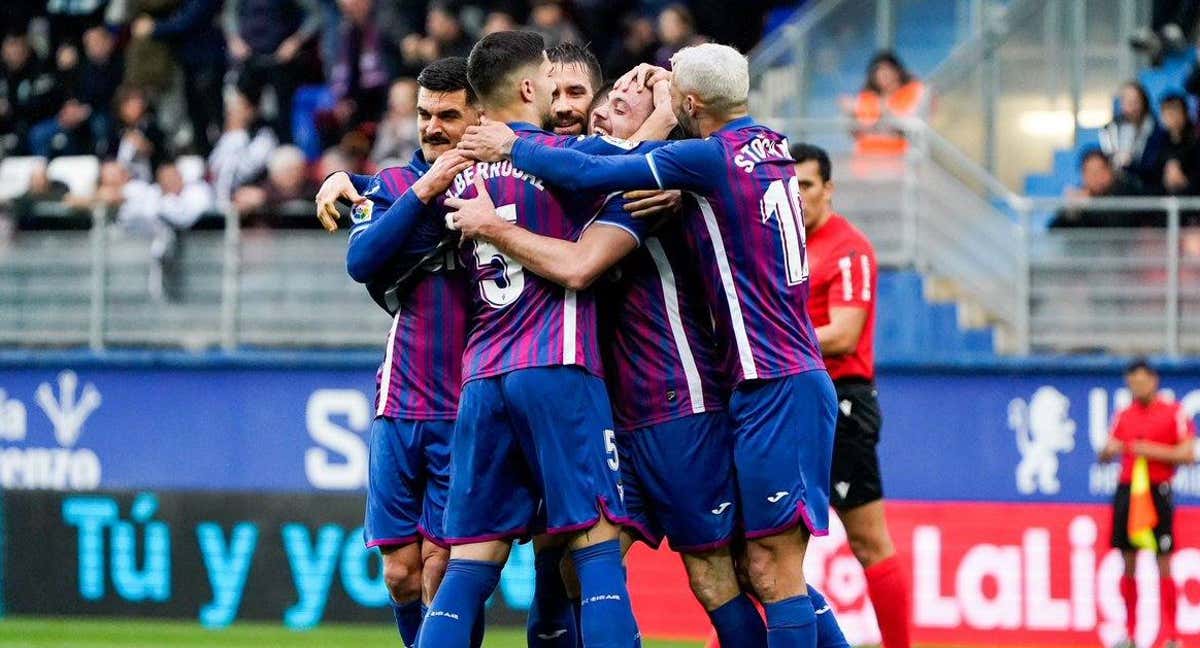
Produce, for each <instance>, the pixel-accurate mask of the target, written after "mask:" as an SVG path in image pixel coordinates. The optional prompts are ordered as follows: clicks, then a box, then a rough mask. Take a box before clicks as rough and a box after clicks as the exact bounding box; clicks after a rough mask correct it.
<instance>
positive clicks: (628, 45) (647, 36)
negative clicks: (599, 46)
mask: <svg viewBox="0 0 1200 648" xmlns="http://www.w3.org/2000/svg"><path fill="white" fill-rule="evenodd" d="M624 23H625V29H624V31H623V34H624V35H623V36H622V37H621V40H620V42H618V43H616V44H615V45H614V46H613V48H612V49H611V50H610V51H609V53H608V56H607V57H605V59H604V73H605V74H606V75H607V76H608V77H609V78H613V79H615V78H617V77H619V76H621V75H622V74H625V73H626V72H628V71H629V70H632V69H633V68H634V67H636V66H637V64H638V63H644V62H647V61H653V60H654V53H655V52H656V51H657V50H658V37H657V36H656V35H655V33H654V21H652V20H650V18H649V17H647V16H645V15H643V14H630V15H629V16H627V17H626V18H625V21H624Z"/></svg>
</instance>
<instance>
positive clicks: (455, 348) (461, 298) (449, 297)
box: [350, 152, 469, 420]
mask: <svg viewBox="0 0 1200 648" xmlns="http://www.w3.org/2000/svg"><path fill="white" fill-rule="evenodd" d="M428 169H429V165H428V164H427V163H425V160H424V158H423V157H422V156H421V154H420V152H418V153H417V154H416V156H414V157H413V160H412V162H411V163H409V164H408V165H407V166H404V167H391V168H387V169H384V170H383V171H380V172H379V173H378V174H377V175H375V176H356V175H352V176H351V181H352V182H353V183H354V185H355V187H356V188H357V189H358V191H359V193H361V194H362V195H363V196H365V197H367V198H368V199H370V201H371V206H370V207H369V208H365V209H364V208H356V209H355V210H354V212H353V214H352V219H353V221H354V226H353V227H352V228H351V230H350V245H351V247H353V246H355V245H356V244H357V243H359V242H360V241H361V240H362V237H363V236H364V235H369V234H371V233H370V232H368V230H369V229H370V228H379V227H386V226H387V223H386V222H384V219H385V218H391V217H393V215H394V214H396V215H398V213H397V212H398V210H420V212H421V216H422V217H421V218H419V219H416V220H415V222H416V225H415V227H414V230H415V231H413V232H412V233H411V234H410V235H409V236H408V237H407V240H406V242H405V245H404V246H403V247H402V248H401V249H400V250H397V251H396V254H395V255H394V256H393V257H392V258H391V259H390V260H389V261H388V263H389V264H392V265H399V266H402V267H405V268H407V267H411V266H412V265H413V264H415V263H417V262H419V261H420V260H421V259H422V258H423V257H424V255H425V253H426V252H428V251H429V250H430V249H432V247H433V246H434V245H436V243H437V241H438V239H439V238H440V237H441V235H442V233H443V224H442V220H441V216H440V214H439V213H438V211H437V210H436V209H427V208H426V206H425V205H424V204H423V203H421V201H420V200H418V199H417V198H416V196H415V195H413V192H412V190H411V186H412V184H413V183H414V182H415V181H416V180H417V178H419V177H420V176H421V175H422V174H423V173H425V171H427V170H428ZM393 206H394V209H395V210H396V211H395V212H394V211H389V210H392V209H393ZM417 273H418V274H417V279H416V281H415V283H414V285H412V287H411V290H409V291H407V292H406V293H405V294H404V295H403V298H402V300H401V302H400V307H399V310H398V311H397V312H396V315H395V318H394V319H393V321H392V327H391V330H390V331H389V332H388V340H387V346H386V347H385V349H384V358H383V362H382V364H380V366H379V371H378V373H377V374H376V380H375V387H376V393H375V415H376V416H388V417H393V418H404V419H415V420H451V419H454V418H455V416H456V415H457V412H458V397H459V392H460V391H461V382H460V376H461V374H462V355H463V349H464V348H465V347H466V339H467V315H468V313H467V307H468V304H469V298H468V296H467V283H466V277H465V273H464V272H463V271H462V268H461V266H459V264H458V262H457V258H455V255H454V253H453V252H450V253H447V254H445V255H440V256H438V257H434V258H433V259H431V260H428V261H426V262H425V263H424V264H423V265H422V266H421V267H420V269H419V270H418V271H417Z"/></svg>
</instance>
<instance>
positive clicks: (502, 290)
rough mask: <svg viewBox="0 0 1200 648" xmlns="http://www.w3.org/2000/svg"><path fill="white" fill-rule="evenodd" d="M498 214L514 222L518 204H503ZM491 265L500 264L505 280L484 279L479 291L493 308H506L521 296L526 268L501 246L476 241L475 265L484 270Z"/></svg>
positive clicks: (497, 209) (480, 283) (498, 209)
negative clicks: (501, 249) (502, 250)
mask: <svg viewBox="0 0 1200 648" xmlns="http://www.w3.org/2000/svg"><path fill="white" fill-rule="evenodd" d="M496 215H497V216H499V217H500V218H503V219H504V220H506V221H508V222H510V223H513V222H516V220H517V206H516V205H503V206H500V207H497V208H496ZM489 266H499V268H500V272H501V274H502V275H503V280H501V279H499V278H497V279H484V280H482V281H480V282H479V292H480V294H481V295H483V300H484V301H486V302H487V303H488V304H490V305H491V306H492V307H493V308H504V307H505V306H508V305H509V304H511V303H513V302H514V301H516V300H517V297H520V296H521V291H522V290H524V289H525V268H524V267H522V266H521V264H520V263H517V262H516V261H514V260H512V259H510V258H509V257H508V256H506V255H505V254H504V253H503V252H501V251H500V248H498V247H496V246H495V245H492V244H491V243H487V242H485V241H476V242H475V267H476V268H478V269H480V270H482V269H484V268H487V267H489Z"/></svg>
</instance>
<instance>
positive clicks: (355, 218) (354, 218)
mask: <svg viewBox="0 0 1200 648" xmlns="http://www.w3.org/2000/svg"><path fill="white" fill-rule="evenodd" d="M374 212H375V203H373V202H371V201H370V200H365V201H363V202H361V203H359V204H357V205H355V206H354V208H353V209H351V210H350V222H352V223H354V224H355V225H361V224H363V223H366V222H369V221H370V220H371V216H372V215H373V214H374Z"/></svg>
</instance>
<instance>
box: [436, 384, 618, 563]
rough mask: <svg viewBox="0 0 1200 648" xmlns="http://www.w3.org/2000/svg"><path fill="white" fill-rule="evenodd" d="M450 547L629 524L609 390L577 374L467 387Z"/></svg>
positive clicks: (456, 451)
mask: <svg viewBox="0 0 1200 648" xmlns="http://www.w3.org/2000/svg"><path fill="white" fill-rule="evenodd" d="M451 446H452V454H453V456H454V462H453V465H452V466H451V476H450V495H449V499H448V502H447V511H446V539H447V542H448V543H450V544H468V543H472V542H485V541H488V540H499V539H504V538H514V537H522V536H526V535H533V534H536V533H542V532H547V533H569V532H572V531H581V530H583V529H588V528H591V527H592V526H594V525H595V524H596V522H598V521H599V520H600V516H601V515H602V514H603V515H605V516H606V517H607V518H608V519H609V520H611V521H613V522H616V523H618V524H622V523H624V522H625V521H626V518H625V507H624V504H623V503H622V502H621V495H620V488H621V484H620V473H619V472H618V471H619V469H620V464H619V459H618V455H617V446H616V437H615V433H614V432H613V423H612V412H611V411H610V409H609V403H608V394H607V393H606V392H605V389H604V381H602V380H600V379H599V378H597V377H595V376H593V375H591V374H589V373H587V372H585V371H584V370H582V369H580V368H578V367H573V366H554V367H535V368H531V369H519V370H517V371H513V372H510V373H507V374H504V375H501V376H493V377H490V378H479V379H476V380H472V381H470V382H468V383H467V384H465V385H463V390H462V396H461V398H460V399H459V405H458V424H457V426H456V427H455V429H454V439H453V441H452V443H451Z"/></svg>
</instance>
